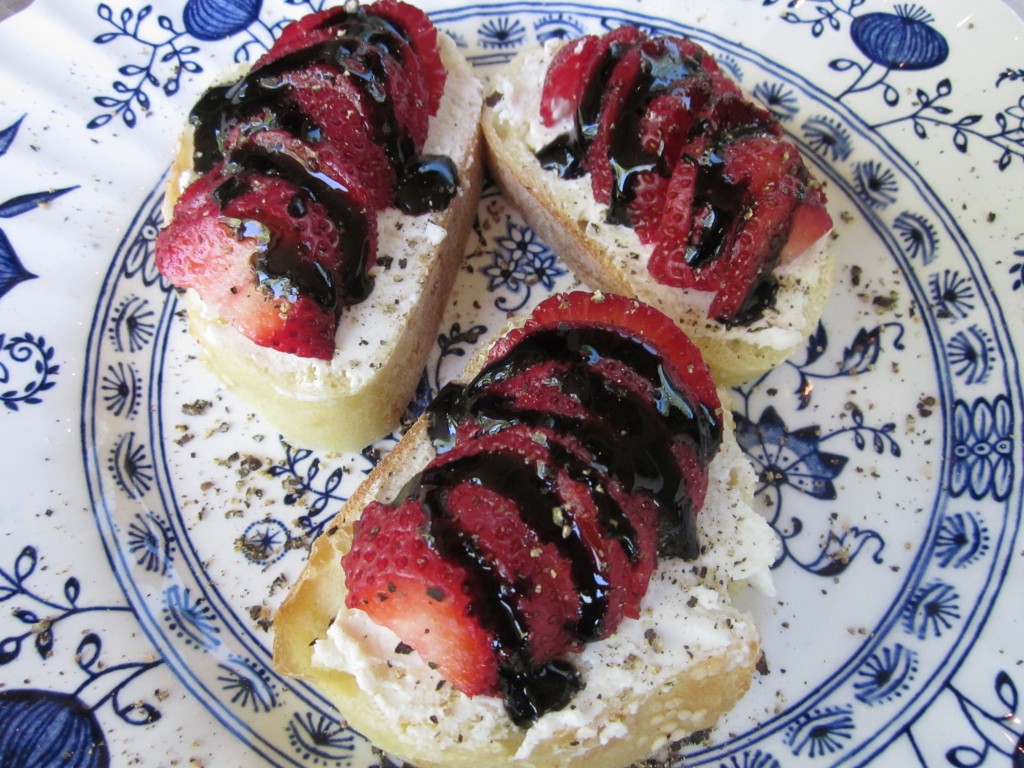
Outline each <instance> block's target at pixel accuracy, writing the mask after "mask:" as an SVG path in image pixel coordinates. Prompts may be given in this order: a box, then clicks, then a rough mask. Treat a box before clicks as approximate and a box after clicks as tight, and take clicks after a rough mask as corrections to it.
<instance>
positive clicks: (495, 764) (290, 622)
mask: <svg viewBox="0 0 1024 768" xmlns="http://www.w3.org/2000/svg"><path fill="white" fill-rule="evenodd" d="M485 355H486V351H484V352H481V353H479V354H478V355H477V356H476V357H475V358H474V360H473V361H471V362H470V365H469V367H468V370H467V374H466V376H465V378H466V380H469V379H471V378H472V376H473V375H475V373H476V372H477V371H479V369H480V368H481V367H482V365H483V360H484V357H485ZM725 394H726V393H725V392H724V391H720V395H721V396H723V397H724V396H725ZM724 416H725V421H726V429H725V439H724V442H723V444H722V447H721V449H720V451H719V454H718V455H717V456H716V457H715V458H714V460H713V461H712V463H711V467H710V484H709V489H708V494H707V500H706V502H705V505H704V508H703V509H702V510H701V512H700V513H699V514H698V516H697V524H698V529H699V534H698V535H699V538H700V540H701V555H700V557H699V558H698V559H697V560H696V561H683V560H679V559H663V560H662V561H661V562H660V563H659V565H658V567H657V570H656V571H655V574H654V576H653V578H652V580H651V583H650V587H649V589H648V592H647V595H646V596H645V598H644V600H643V603H642V605H641V615H640V618H639V619H635V620H634V619H624V620H623V622H622V623H621V624H620V625H619V627H618V629H617V630H616V632H615V633H613V634H612V635H611V636H610V637H609V638H607V639H605V640H602V641H599V642H595V643H590V644H588V645H587V646H586V647H585V650H583V651H582V652H581V653H579V654H573V655H572V662H573V664H574V665H575V666H576V668H577V669H578V670H579V671H580V673H581V675H582V678H583V682H584V686H585V687H584V688H583V690H582V691H580V692H578V693H577V694H576V695H575V696H574V698H573V699H572V701H571V702H570V704H569V706H568V707H566V708H565V709H563V710H560V711H554V712H548V713H547V714H545V715H543V716H542V717H541V718H540V719H539V720H538V721H537V722H536V723H535V724H533V725H532V726H531V727H530V728H528V729H525V730H524V729H520V728H518V727H516V726H515V725H514V724H513V723H512V722H511V720H510V719H509V717H508V715H507V714H506V713H505V710H504V706H503V704H502V702H501V700H500V699H496V698H490V697H487V696H475V697H468V696H466V695H464V694H462V693H459V692H458V691H456V690H454V689H453V688H452V686H450V685H447V684H445V683H444V682H443V681H442V679H441V677H440V676H439V675H438V674H437V672H435V671H434V670H433V669H431V668H430V667H428V666H427V665H426V664H425V663H424V662H423V660H422V659H421V658H420V657H419V656H418V655H417V654H416V653H415V652H411V653H398V652H396V651H397V650H398V648H399V646H400V641H399V638H398V637H397V636H396V635H394V634H393V633H391V632H390V631H389V630H387V629H385V628H383V627H380V626H378V625H376V624H374V623H373V622H372V621H371V620H370V619H369V618H368V617H367V615H366V614H365V613H363V612H362V611H359V610H351V609H348V608H346V606H345V597H346V588H345V573H344V571H343V569H342V566H341V558H342V555H344V554H345V553H346V552H347V551H348V549H349V548H350V546H351V542H352V535H353V524H354V522H355V521H356V520H357V519H358V518H359V516H360V514H361V512H362V510H363V509H364V507H365V506H366V505H367V504H368V503H369V502H371V501H373V500H381V501H389V500H391V499H393V498H394V497H395V496H396V494H397V493H398V492H399V491H400V490H401V488H402V487H403V486H404V484H405V483H406V481H408V480H409V479H410V478H411V477H412V476H413V475H415V474H416V473H417V471H418V470H419V469H421V468H422V467H423V466H424V465H426V464H427V463H428V462H429V461H430V460H431V459H432V458H433V457H434V449H433V447H432V445H431V443H430V440H429V437H428V434H427V427H428V425H427V422H426V420H425V418H421V419H420V420H419V421H417V422H416V423H415V424H414V425H413V426H412V427H411V429H410V430H409V432H408V433H407V434H406V435H405V437H404V438H403V439H402V440H401V442H399V443H398V445H397V446H396V447H395V448H394V449H393V451H392V452H391V453H390V454H389V455H388V456H387V457H386V458H385V459H383V460H382V461H381V462H380V463H379V464H378V465H377V467H376V468H375V469H374V471H373V472H372V473H371V474H370V475H369V476H368V477H367V479H366V480H365V481H364V483H363V484H362V485H361V486H360V487H359V489H358V490H357V491H356V492H355V493H354V494H353V495H352V497H351V498H350V499H349V500H348V501H347V502H346V504H345V505H344V507H343V509H342V510H341V511H340V513H339V514H338V515H337V516H336V517H335V519H334V520H333V521H332V522H331V523H329V524H328V526H327V527H326V529H325V533H324V534H323V535H321V536H320V537H319V538H318V539H317V540H316V541H315V542H314V544H313V548H312V552H311V554H310V558H309V562H308V563H307V565H306V568H305V570H304V571H303V573H302V575H301V577H300V578H299V580H298V581H297V582H296V583H295V584H294V586H293V587H292V589H291V592H290V593H289V595H288V597H287V598H286V600H285V601H284V603H283V605H282V606H281V608H280V609H279V611H278V612H277V615H276V617H275V622H274V627H275V639H274V664H275V666H276V667H277V669H278V670H279V671H281V672H282V673H284V674H287V675H291V676H295V677H298V678H301V679H303V680H306V681H308V682H310V683H311V684H312V685H313V686H314V687H316V688H317V689H318V690H319V691H320V692H322V693H323V694H324V695H325V696H327V698H328V699H329V700H330V701H331V702H333V703H334V705H335V706H336V707H337V708H338V709H339V710H340V712H341V714H342V715H343V716H344V717H345V718H346V720H347V721H348V723H349V725H350V726H351V727H352V728H354V729H355V730H357V731H359V732H360V733H362V734H364V735H365V736H366V737H367V738H369V739H370V740H371V741H372V742H373V743H374V744H376V745H377V746H378V747H380V748H381V749H383V750H384V751H385V752H388V753H391V754H393V755H396V756H398V757H400V758H401V759H403V760H407V761H409V762H410V763H412V764H414V765H417V766H419V768H432V767H433V766H465V767H466V768H469V767H470V766H472V767H473V768H479V766H485V765H486V766H488V768H502V767H503V766H510V767H516V768H530V767H534V768H550V766H566V767H567V768H574V767H576V766H581V767H582V766H587V768H615V767H620V766H625V765H629V764H632V763H634V762H636V761H638V760H642V759H644V758H647V757H649V756H652V755H657V754H658V753H659V751H665V750H667V749H668V747H669V746H670V745H672V744H674V743H676V742H678V741H679V740H681V739H683V738H685V737H686V736H687V735H689V734H692V733H694V732H696V731H700V730H703V729H706V728H710V727H711V726H713V725H714V724H715V722H716V721H717V720H718V719H719V717H720V716H721V715H722V714H723V713H725V712H727V711H728V710H730V709H731V708H732V707H733V706H734V705H735V704H736V702H737V701H738V700H739V699H740V698H741V697H742V696H743V694H744V693H745V692H746V690H747V688H748V686H749V684H750V681H751V678H752V675H753V673H754V668H755V665H756V663H757V661H758V659H759V656H760V645H759V637H758V633H757V630H756V628H755V626H754V624H753V621H752V619H751V618H750V616H748V615H746V614H745V613H742V612H740V611H738V610H736V609H735V608H734V607H732V606H731V603H730V593H731V591H732V590H733V589H735V588H736V587H737V586H739V585H741V584H745V583H753V584H755V585H757V586H758V587H759V588H760V589H761V590H762V591H765V592H769V593H770V592H771V591H772V588H771V579H770V575H769V568H770V565H771V563H772V562H773V561H774V559H775V557H776V554H777V547H778V545H777V541H776V539H775V537H774V534H773V533H772V531H771V529H770V527H769V526H768V524H767V523H766V522H765V521H764V519H763V518H761V517H760V516H759V515H757V514H756V513H755V512H754V511H753V510H752V509H751V507H750V501H751V498H752V495H753V487H754V476H753V472H752V469H751V467H750V464H749V463H748V461H747V460H746V458H745V457H744V455H743V454H742V452H741V451H740V449H739V446H738V445H737V444H736V441H735V438H734V436H733V434H732V422H731V419H730V418H729V416H728V410H726V411H725V413H724Z"/></svg>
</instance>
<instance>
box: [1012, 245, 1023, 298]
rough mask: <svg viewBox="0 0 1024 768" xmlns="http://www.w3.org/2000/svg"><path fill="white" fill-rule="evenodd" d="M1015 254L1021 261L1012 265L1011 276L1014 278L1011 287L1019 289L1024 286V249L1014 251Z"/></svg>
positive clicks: (1015, 289)
mask: <svg viewBox="0 0 1024 768" xmlns="http://www.w3.org/2000/svg"><path fill="white" fill-rule="evenodd" d="M1013 255H1014V256H1015V257H1016V258H1018V259H1019V260H1020V261H1018V262H1017V263H1016V264H1011V265H1010V277H1011V278H1013V284H1012V285H1011V286H1010V288H1011V289H1012V290H1014V291H1019V290H1020V289H1021V286H1024V249H1022V250H1016V251H1014V252H1013Z"/></svg>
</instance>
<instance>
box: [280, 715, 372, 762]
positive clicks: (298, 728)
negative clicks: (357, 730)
mask: <svg viewBox="0 0 1024 768" xmlns="http://www.w3.org/2000/svg"><path fill="white" fill-rule="evenodd" d="M288 735H289V741H291V743H292V746H293V747H294V748H295V751H296V752H297V753H299V754H300V755H302V756H303V760H309V761H311V762H313V763H316V764H320V762H325V763H326V762H331V763H333V762H335V761H341V760H346V759H349V757H350V755H351V754H352V752H353V751H354V750H355V748H356V737H355V735H354V734H353V733H352V731H350V730H349V729H348V728H346V727H345V726H344V725H342V724H340V723H338V722H337V721H336V720H331V719H330V718H328V717H326V716H324V715H322V714H316V713H313V712H306V713H305V714H301V713H296V714H295V715H293V716H292V719H291V720H290V721H288Z"/></svg>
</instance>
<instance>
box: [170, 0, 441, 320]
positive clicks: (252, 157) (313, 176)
mask: <svg viewBox="0 0 1024 768" xmlns="http://www.w3.org/2000/svg"><path fill="white" fill-rule="evenodd" d="M319 28H320V29H326V28H339V31H338V34H337V35H336V36H335V37H332V38H331V39H329V40H326V41H320V42H317V43H313V44H311V45H308V46H306V47H304V48H301V49H299V50H296V51H294V52H291V53H288V54H285V55H283V56H281V57H280V58H277V59H275V60H273V61H271V62H270V63H268V64H265V65H263V66H261V67H258V68H256V69H253V70H251V71H250V72H249V73H248V74H246V75H245V76H244V77H242V78H241V79H239V80H238V81H236V82H234V83H232V84H229V85H223V86H215V87H213V88H210V89H209V90H208V91H207V92H206V93H205V94H203V96H202V97H201V98H200V99H199V100H198V101H197V103H196V104H195V106H194V107H193V109H192V112H191V114H190V116H189V120H190V122H191V124H192V125H193V127H194V134H193V136H194V138H193V142H194V152H193V165H194V167H195V168H196V170H197V171H199V172H200V173H207V172H209V171H211V170H213V169H214V168H215V167H216V166H217V165H218V164H219V163H222V162H223V163H225V164H226V165H225V172H226V173H228V176H227V179H226V180H225V181H224V182H223V183H222V184H221V185H220V187H219V188H218V189H217V190H216V192H215V194H214V200H215V201H216V202H217V203H218V205H219V206H220V207H221V209H222V210H223V208H224V207H225V206H226V205H228V204H229V203H230V201H231V200H233V199H235V198H236V197H238V196H239V195H241V194H243V193H244V192H245V191H246V190H247V189H248V188H249V184H250V181H251V179H252V177H253V176H254V175H270V176H277V177H280V178H284V179H286V180H287V181H289V182H290V183H292V184H293V185H294V186H295V187H296V188H297V190H298V193H297V195H296V197H295V198H293V200H292V203H291V204H290V205H289V213H290V214H291V215H293V216H302V215H305V212H306V206H305V200H304V198H307V197H308V199H311V200H315V201H317V202H319V203H320V204H321V205H322V206H323V207H324V208H325V210H326V212H327V215H328V216H329V218H330V219H331V221H332V222H333V223H334V224H335V226H336V227H337V229H338V233H339V241H340V243H341V247H342V249H343V253H342V258H341V260H340V263H341V267H340V271H339V274H338V275H337V280H336V279H335V276H332V274H331V270H329V269H327V268H325V267H324V266H322V265H320V264H312V263H310V262H309V260H308V259H306V258H303V256H302V254H301V253H300V251H301V250H302V247H301V244H297V243H293V242H291V240H290V238H288V237H285V236H283V235H282V233H270V238H269V239H270V242H269V244H268V245H266V246H264V247H261V248H260V250H259V251H258V252H257V254H256V255H255V257H254V263H253V266H254V269H255V271H256V275H257V279H258V280H259V283H260V284H261V285H262V286H264V287H265V288H267V289H268V290H269V291H270V292H271V294H272V295H274V296H282V295H287V296H289V297H290V298H292V299H293V300H294V299H295V298H297V297H298V295H307V296H310V297H311V298H313V299H314V300H315V301H316V302H317V304H318V305H319V306H321V307H322V308H323V309H325V310H330V311H334V312H339V311H340V310H341V309H342V307H344V306H347V305H351V304H356V303H358V302H360V301H363V300H364V299H366V297H367V296H368V295H369V293H370V292H371V291H372V289H373V279H372V278H371V277H370V276H369V275H368V274H367V270H368V267H369V265H370V263H371V260H372V256H373V254H371V253H369V252H368V248H369V238H368V234H369V222H368V220H367V217H368V216H371V215H374V213H373V212H368V211H366V210H363V209H361V207H360V206H358V205H357V204H355V202H354V201H353V200H352V196H351V194H350V193H349V190H347V189H345V188H344V186H343V185H341V184H339V183H338V182H337V181H336V180H334V179H332V178H330V177H329V176H328V175H327V174H324V173H322V172H320V171H318V170H317V169H315V168H312V167H310V165H309V164H308V163H305V162H302V161H301V160H299V159H298V158H297V157H295V156H293V155H292V154H290V153H288V152H286V151H284V150H282V151H279V152H270V151H268V150H262V149H256V148H253V147H252V146H251V145H250V144H249V143H247V142H246V141H245V139H246V138H248V137H249V136H252V135H253V134H254V133H256V132H259V131H262V130H282V131H285V132H287V133H288V134H290V135H292V136H295V137H297V138H299V139H301V140H302V141H304V142H306V143H307V144H309V145H311V146H314V147H315V145H316V143H317V142H319V141H321V140H322V137H323V126H319V125H317V124H316V123H315V122H314V121H312V120H311V119H310V117H309V116H308V115H306V114H305V113H304V112H303V110H302V109H301V108H300V107H299V106H298V105H297V104H296V103H295V102H294V101H293V100H292V98H291V95H290V93H291V85H289V83H288V82H287V81H286V79H287V75H288V74H289V73H291V72H294V71H298V70H301V69H303V68H306V67H308V66H311V65H315V64H326V65H330V66H331V67H333V68H335V69H336V70H337V72H338V76H339V77H341V76H344V77H346V78H347V79H348V81H349V82H351V83H353V84H354V85H356V86H357V87H358V89H359V91H360V93H361V95H362V99H361V102H362V106H363V108H364V109H366V110H367V112H368V114H367V120H366V122H367V124H368V125H370V126H372V128H373V130H374V140H375V141H376V142H377V143H378V144H379V145H380V146H381V147H382V148H383V150H384V153H385V155H386V156H387V158H388V161H389V163H390V164H391V166H392V167H393V168H394V169H395V172H396V176H397V182H396V188H395V191H394V198H395V205H396V207H398V208H400V209H401V210H402V211H403V212H405V213H408V214H413V215H416V214H421V213H427V212H430V211H440V210H444V209H445V208H446V207H447V206H448V205H449V203H450V202H451V201H452V199H453V198H454V196H455V194H456V193H457V192H458V178H457V172H456V169H455V166H454V164H453V163H452V161H451V159H450V158H448V157H442V156H433V155H430V156H419V155H418V154H417V152H416V149H415V146H414V142H413V140H412V139H411V137H410V136H409V135H408V134H407V132H406V131H404V130H403V129H402V127H401V126H400V125H399V122H398V118H397V115H396V112H395V106H394V104H393V103H392V101H391V99H390V98H389V96H388V88H387V65H386V62H385V57H390V58H392V59H394V60H395V61H396V62H397V63H398V64H401V63H402V60H403V56H404V55H405V52H406V51H407V50H408V47H409V45H410V40H409V38H408V35H407V34H406V32H405V31H404V30H402V29H400V28H399V27H398V26H396V25H395V24H393V23H391V22H390V21H388V20H386V19H383V18H381V17H378V16H374V15H372V14H369V13H367V12H365V11H363V10H362V9H359V10H357V11H355V12H349V11H346V10H345V9H344V8H339V9H336V10H335V11H333V12H329V13H328V14H326V15H325V18H324V19H323V20H322V21H321V23H320V25H319ZM238 125H241V126H242V128H241V131H242V137H243V138H242V140H241V141H240V142H238V145H237V146H235V147H233V148H227V147H226V142H227V139H228V134H229V132H230V131H231V130H232V129H233V128H234V127H235V126H238Z"/></svg>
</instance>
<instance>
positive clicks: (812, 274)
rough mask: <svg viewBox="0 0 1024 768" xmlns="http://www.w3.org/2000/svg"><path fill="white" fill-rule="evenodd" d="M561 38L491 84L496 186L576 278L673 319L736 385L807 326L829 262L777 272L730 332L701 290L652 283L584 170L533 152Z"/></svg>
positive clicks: (767, 364)
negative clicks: (545, 161) (764, 305)
mask: <svg viewBox="0 0 1024 768" xmlns="http://www.w3.org/2000/svg"><path fill="white" fill-rule="evenodd" d="M563 44H565V43H563V42H557V43H550V44H547V45H545V46H542V47H538V48H534V49H532V50H528V51H524V52H522V53H520V54H519V55H518V56H517V57H516V58H515V59H513V60H512V62H510V63H509V64H508V65H507V66H506V67H505V68H503V70H502V71H501V72H500V73H499V74H498V75H497V76H496V77H494V78H493V79H492V81H491V83H490V88H489V95H488V97H487V99H486V103H485V107H484V112H483V118H482V125H483V131H484V136H485V137H486V139H487V155H488V163H489V165H490V169H491V173H492V175H493V176H494V179H495V181H496V182H497V184H498V186H499V187H500V188H501V190H502V192H503V193H504V194H505V196H506V197H507V198H508V199H509V200H510V201H511V202H513V203H514V204H515V206H516V207H517V208H518V209H519V211H520V212H521V213H522V214H523V217H524V218H525V219H526V221H527V223H528V224H529V225H530V226H531V227H532V228H533V229H534V230H535V231H536V232H537V234H538V235H540V237H541V239H543V240H544V241H545V242H546V243H547V244H548V246H550V247H551V249H552V250H553V251H554V252H555V253H556V254H558V256H559V258H561V259H562V260H563V261H564V262H565V263H566V264H568V265H569V266H570V267H571V268H572V270H573V271H574V272H575V274H576V275H577V276H578V277H579V278H580V279H581V280H582V281H583V282H584V283H586V284H587V285H589V286H590V287H592V288H596V289H600V290H604V291H608V292H611V293H620V294H623V295H626V296H635V297H636V298H639V299H640V300H641V301H644V302H646V303H648V304H653V305H654V306H656V307H658V308H659V309H660V310H661V311H662V312H664V313H665V314H667V315H668V316H669V317H671V318H672V319H673V320H675V321H676V322H677V323H678V324H679V326H680V327H682V328H683V330H684V331H686V333H687V335H688V336H689V337H690V338H691V339H692V340H693V341H694V343H695V344H696V345H697V346H698V347H699V348H700V350H701V352H702V353H703V354H704V358H705V360H706V361H707V363H708V367H710V368H711V371H712V374H713V375H714V378H715V381H716V382H717V383H718V384H719V385H722V386H732V385H735V384H739V383H742V382H744V381H747V380H749V379H752V378H754V377H756V376H758V375H760V374H762V373H764V372H766V371H768V370H770V369H771V368H773V367H775V366H776V365H778V364H779V363H780V362H782V361H783V360H785V359H786V358H788V357H789V356H790V355H791V354H793V352H795V351H796V350H797V349H798V348H799V347H800V346H801V345H802V344H803V343H804V341H805V340H806V338H807V337H808V336H809V335H810V334H811V333H812V332H813V331H814V329H815V327H816V325H817V323H818V319H819V318H820V317H821V313H822V311H823V309H824V306H825V300H826V299H827V297H828V295H829V293H830V292H831V290H832V283H833V273H834V265H833V262H832V257H831V256H830V254H829V253H828V251H827V249H826V248H825V247H824V246H825V243H819V244H818V247H817V248H815V249H812V251H811V252H809V253H807V254H805V255H804V256H801V257H799V258H797V259H796V260H795V261H794V262H793V263H791V264H790V265H787V266H786V267H784V268H782V269H780V270H778V271H777V272H776V274H777V276H778V277H779V281H780V288H779V294H778V298H777V302H776V307H777V309H776V310H770V311H768V312H766V313H765V316H764V318H763V319H762V320H761V321H758V322H755V323H753V324H752V325H751V326H749V327H738V328H732V329H729V328H726V327H724V326H723V325H722V324H720V323H718V322H716V321H713V320H709V319H708V318H707V317H706V307H707V305H708V302H709V299H708V298H706V294H705V296H704V297H702V296H701V295H700V292H697V291H687V290H683V289H678V288H671V287H669V286H663V285H659V284H658V283H656V282H655V281H654V279H653V278H652V277H651V276H650V274H649V272H648V271H647V262H648V260H649V259H650V254H651V250H652V248H651V246H648V245H644V244H642V243H640V241H639V239H638V238H637V236H636V234H635V233H634V232H633V230H631V229H629V228H628V227H622V226H617V225H614V224H606V223H605V222H604V216H603V208H602V209H601V210H598V209H597V206H598V204H597V203H596V201H594V200H593V195H592V193H591V192H590V177H589V175H588V176H586V177H584V178H583V179H579V180H576V181H574V182H567V181H563V180H562V179H560V178H559V177H558V176H557V174H554V173H550V172H547V171H545V170H544V169H542V168H541V166H540V164H539V163H538V162H537V159H536V157H535V155H534V152H535V150H536V149H539V147H535V146H531V144H532V143H535V140H536V139H535V136H534V135H533V131H535V130H536V124H537V123H539V117H538V116H539V105H540V89H541V84H542V83H543V81H544V72H546V69H547V62H549V61H550V59H551V57H553V56H554V52H555V51H556V50H557V49H558V47H559V46H561V45H563ZM531 122H532V123H533V124H534V125H531ZM826 237H827V236H826Z"/></svg>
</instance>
